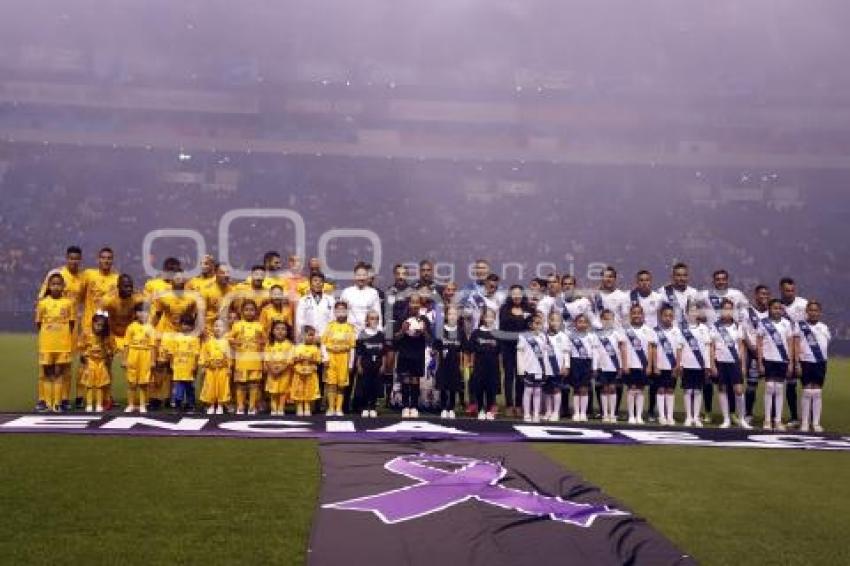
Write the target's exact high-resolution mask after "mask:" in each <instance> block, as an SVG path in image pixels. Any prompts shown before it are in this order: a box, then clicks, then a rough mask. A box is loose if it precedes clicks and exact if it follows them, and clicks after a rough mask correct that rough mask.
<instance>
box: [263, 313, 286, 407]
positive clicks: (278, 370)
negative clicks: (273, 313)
mask: <svg viewBox="0 0 850 566" xmlns="http://www.w3.org/2000/svg"><path fill="white" fill-rule="evenodd" d="M292 350H293V347H292V342H290V341H289V326H288V325H287V324H286V323H285V322H284V321H282V320H276V321H274V322H272V324H271V329H270V330H269V341H268V344H267V345H266V350H265V370H266V393H268V394H269V398H270V400H271V414H272V415H273V416H282V415H284V414H285V412H286V401H287V398H288V397H289V390H290V387H291V385H292Z"/></svg>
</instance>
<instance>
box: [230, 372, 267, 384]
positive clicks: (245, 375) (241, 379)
mask: <svg viewBox="0 0 850 566" xmlns="http://www.w3.org/2000/svg"><path fill="white" fill-rule="evenodd" d="M262 379H263V371H262V370H259V369H237V370H235V371H234V372H233V381H234V382H236V383H259V382H260V381H261V380H262Z"/></svg>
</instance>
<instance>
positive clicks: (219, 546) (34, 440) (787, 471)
mask: <svg viewBox="0 0 850 566" xmlns="http://www.w3.org/2000/svg"><path fill="white" fill-rule="evenodd" d="M0 359H3V360H4V364H3V372H4V375H3V378H2V383H3V389H2V394H0V411H28V410H30V409H31V408H32V406H33V404H34V394H35V377H34V376H35V371H36V366H35V360H36V357H35V340H34V337H33V336H31V335H20V334H17V335H13V334H3V335H0ZM116 367H117V364H116ZM848 377H850V360H835V361H833V362H831V366H830V375H829V378H828V380H827V387H826V390H825V395H824V396H825V402H824V405H825V406H824V419H823V422H824V425H825V426H826V427H827V430H829V431H840V432H844V433H850V410H848V409H850V380H848ZM115 394H116V397H117V398H118V399H121V398H122V397H123V380H122V377H121V376H120V374H119V375H118V376H116V384H115ZM759 401H760V399H759ZM760 405H761V403H760V402H759V403H757V407H760ZM757 419H758V415H757ZM539 449H540V450H542V451H543V452H544V453H546V454H547V455H548V456H549V457H551V458H553V459H555V460H556V461H559V462H561V463H563V465H564V466H565V467H566V468H568V469H571V470H574V471H577V472H579V473H581V474H582V475H583V476H584V477H585V478H586V479H587V480H588V481H590V482H592V483H594V484H596V485H599V486H600V487H601V488H603V489H604V490H605V491H606V492H608V493H609V494H610V495H612V496H614V497H616V498H617V499H619V500H620V501H622V502H623V503H624V504H625V505H627V506H629V507H630V508H631V509H633V510H634V511H635V512H637V513H638V514H640V515H642V516H645V517H647V518H648V519H649V520H650V521H651V522H652V524H653V525H655V526H656V527H657V528H659V529H660V530H661V531H662V532H663V533H665V534H666V535H667V536H668V537H670V538H671V539H672V540H673V541H674V542H676V543H677V544H678V545H679V546H680V547H681V548H682V549H684V550H685V551H687V552H689V553H691V554H693V555H694V556H695V557H696V558H697V559H698V560H699V561H700V562H701V563H703V564H718V565H720V564H734V563H751V564H824V565H832V564H848V563H850V546H848V544H847V541H848V540H850V521H846V520H845V518H846V517H847V516H848V515H850V481H848V480H850V476H848V470H850V454H847V453H826V452H804V451H796V450H790V451H789V450H748V449H725V450H724V449H717V448H704V449H700V448H693V447H667V446H589V445H585V446H582V445H541V446H540V447H539ZM0 455H2V456H0V477H2V478H3V481H0V508H2V509H3V513H0V556H2V557H3V558H2V562H4V563H10V564H13V563H14V564H46V563H49V562H51V563H52V562H55V561H56V560H58V559H61V560H67V561H70V562H72V563H78V562H79V563H88V564H107V563H109V564H114V563H118V562H120V563H124V564H128V565H129V564H161V563H178V564H181V563H182V564H188V563H193V564H194V563H198V564H237V563H250V562H255V563H263V564H298V563H303V561H304V560H305V556H306V546H307V538H308V534H309V528H310V520H311V517H312V512H313V507H314V505H315V501H316V497H317V493H318V485H319V477H320V473H319V463H318V458H317V452H316V445H315V443H313V442H310V441H297V440H270V439H265V440H243V439H216V438H179V439H174V438H133V437H83V436H73V435H29V434H27V435H18V434H4V435H0Z"/></svg>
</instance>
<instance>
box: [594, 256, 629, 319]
mask: <svg viewBox="0 0 850 566" xmlns="http://www.w3.org/2000/svg"><path fill="white" fill-rule="evenodd" d="M590 304H591V307H592V310H593V323H594V327H596V328H601V327H602V322H601V320H600V317H601V315H602V311H604V310H606V309H607V310H609V311H611V312H613V313H614V318H615V320H616V322H617V326H619V327H623V326H624V325H626V324H628V322H629V295H628V293H626V292H625V291H622V290H620V289H618V288H617V270H616V269H614V268H613V267H611V266H610V265H609V266H607V267H605V269H603V270H602V281H600V283H599V289H598V290H597V291H596V292H594V293H593V294H592V295H591V297H590Z"/></svg>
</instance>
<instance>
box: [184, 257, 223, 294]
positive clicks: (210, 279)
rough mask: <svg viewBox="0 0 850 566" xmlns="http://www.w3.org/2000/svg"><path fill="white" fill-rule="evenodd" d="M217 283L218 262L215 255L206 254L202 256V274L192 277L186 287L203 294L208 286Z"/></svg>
mask: <svg viewBox="0 0 850 566" xmlns="http://www.w3.org/2000/svg"><path fill="white" fill-rule="evenodd" d="M215 284H216V262H215V259H214V258H213V256H211V255H205V256H204V257H203V258H201V274H200V275H198V276H197V277H192V278H191V279H189V282H188V283H186V288H187V289H189V290H190V291H197V292H198V293H200V294H201V295H203V294H204V291H206V290H207V289H208V288H210V287H212V286H214V285H215Z"/></svg>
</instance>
